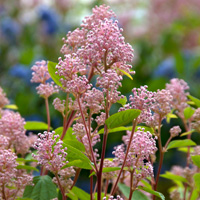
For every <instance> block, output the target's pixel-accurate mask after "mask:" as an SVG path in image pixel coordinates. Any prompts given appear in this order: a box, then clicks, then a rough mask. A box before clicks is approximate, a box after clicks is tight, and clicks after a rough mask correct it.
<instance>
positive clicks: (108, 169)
mask: <svg viewBox="0 0 200 200" xmlns="http://www.w3.org/2000/svg"><path fill="white" fill-rule="evenodd" d="M120 169H121V167H104V168H103V170H102V172H103V173H106V172H114V171H118V170H120ZM95 174H96V173H95V172H92V173H91V174H90V176H89V177H91V176H93V175H95Z"/></svg>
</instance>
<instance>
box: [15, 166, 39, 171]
mask: <svg viewBox="0 0 200 200" xmlns="http://www.w3.org/2000/svg"><path fill="white" fill-rule="evenodd" d="M16 169H26V170H33V171H37V172H39V170H38V169H37V168H35V167H32V166H30V165H17V167H16Z"/></svg>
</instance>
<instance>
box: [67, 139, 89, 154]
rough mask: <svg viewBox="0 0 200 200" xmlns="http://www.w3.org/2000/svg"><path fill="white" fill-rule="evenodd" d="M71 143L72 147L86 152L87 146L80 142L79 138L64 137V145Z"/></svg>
mask: <svg viewBox="0 0 200 200" xmlns="http://www.w3.org/2000/svg"><path fill="white" fill-rule="evenodd" d="M67 145H71V146H72V147H74V148H76V149H78V150H80V151H82V152H85V146H84V145H83V144H82V143H81V142H79V141H78V140H68V139H65V138H64V139H63V146H67Z"/></svg>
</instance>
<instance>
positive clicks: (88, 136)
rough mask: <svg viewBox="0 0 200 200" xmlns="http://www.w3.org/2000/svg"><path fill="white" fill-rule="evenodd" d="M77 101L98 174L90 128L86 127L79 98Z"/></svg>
mask: <svg viewBox="0 0 200 200" xmlns="http://www.w3.org/2000/svg"><path fill="white" fill-rule="evenodd" d="M77 100H78V105H79V109H80V113H81V117H82V119H83V124H84V126H85V130H86V134H87V138H88V143H89V148H90V154H91V156H92V160H93V163H94V166H95V170H96V173H98V168H97V164H96V160H95V157H94V152H93V148H92V143H91V140H90V135H89V132H88V128H87V125H86V122H85V118H84V115H83V111H82V107H81V103H80V99H79V97H78V98H77Z"/></svg>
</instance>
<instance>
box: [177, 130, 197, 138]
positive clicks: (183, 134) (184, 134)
mask: <svg viewBox="0 0 200 200" xmlns="http://www.w3.org/2000/svg"><path fill="white" fill-rule="evenodd" d="M194 131H195V130H191V131H187V132H185V133H182V134H181V135H180V136H181V137H183V136H186V135H190V134H191V133H193V132H194Z"/></svg>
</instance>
